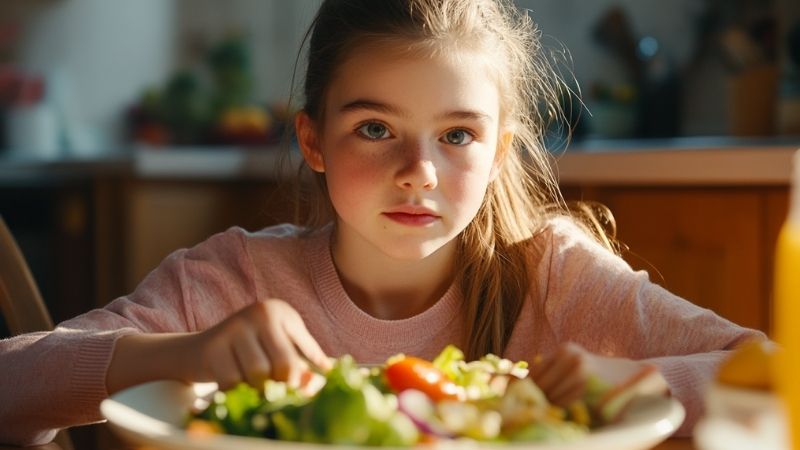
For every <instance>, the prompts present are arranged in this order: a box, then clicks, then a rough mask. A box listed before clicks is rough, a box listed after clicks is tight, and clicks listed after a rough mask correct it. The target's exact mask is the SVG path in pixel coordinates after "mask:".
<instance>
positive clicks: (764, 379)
mask: <svg viewBox="0 0 800 450" xmlns="http://www.w3.org/2000/svg"><path fill="white" fill-rule="evenodd" d="M776 350H777V349H776V347H775V345H774V344H773V343H772V342H770V341H765V340H751V341H747V342H744V343H743V344H741V345H739V346H738V347H737V348H736V349H735V350H734V351H733V353H732V354H731V355H730V356H729V357H728V358H727V359H726V360H725V361H723V363H722V365H720V368H719V372H718V373H717V381H719V382H720V383H722V384H726V385H730V386H735V387H743V388H749V389H771V388H772V373H771V367H772V364H773V361H772V359H773V357H774V355H775V353H776Z"/></svg>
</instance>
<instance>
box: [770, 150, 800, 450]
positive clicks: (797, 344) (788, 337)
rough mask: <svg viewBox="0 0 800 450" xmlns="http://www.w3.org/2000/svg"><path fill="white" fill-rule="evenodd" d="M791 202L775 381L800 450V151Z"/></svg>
mask: <svg viewBox="0 0 800 450" xmlns="http://www.w3.org/2000/svg"><path fill="white" fill-rule="evenodd" d="M790 201H791V204H790V206H789V217H788V218H787V220H786V223H785V224H784V225H783V228H782V230H781V233H780V235H779V237H778V245H777V248H776V260H775V308H774V313H775V315H774V324H775V339H776V340H777V342H778V344H779V345H780V347H781V350H780V352H779V354H778V355H777V357H776V358H775V381H776V383H777V388H778V393H779V394H780V396H781V398H782V399H783V400H784V404H785V405H786V410H787V412H788V414H789V418H788V419H789V420H788V425H789V431H790V433H791V442H792V445H791V448H792V449H793V450H800V151H798V152H797V153H796V154H795V157H794V177H793V183H792V194H791V200H790Z"/></svg>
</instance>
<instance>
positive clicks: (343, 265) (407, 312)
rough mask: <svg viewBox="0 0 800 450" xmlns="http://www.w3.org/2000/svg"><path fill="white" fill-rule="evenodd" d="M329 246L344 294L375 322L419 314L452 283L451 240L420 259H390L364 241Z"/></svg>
mask: <svg viewBox="0 0 800 450" xmlns="http://www.w3.org/2000/svg"><path fill="white" fill-rule="evenodd" d="M351 244H353V245H351ZM331 245H332V251H331V253H332V255H333V262H334V265H335V266H336V270H337V272H338V274H339V278H340V279H341V282H342V286H343V287H344V290H345V292H347V295H348V296H349V297H350V299H351V300H352V301H353V303H355V304H356V305H357V306H358V307H359V308H360V309H361V310H362V311H364V312H366V313H367V314H369V315H371V316H373V317H375V318H378V319H383V320H400V319H406V318H409V317H412V316H415V315H417V314H420V313H422V312H424V311H425V310H427V309H428V308H430V307H431V306H433V305H434V304H435V303H436V302H437V301H438V300H439V299H440V298H442V296H443V295H444V294H445V293H446V292H447V290H448V289H449V288H450V285H451V284H452V283H453V279H454V271H453V265H454V261H455V253H456V250H455V249H456V245H455V241H452V242H449V243H448V244H446V245H445V246H443V247H442V248H440V249H439V250H437V251H436V252H434V253H433V254H431V255H429V256H427V257H425V258H423V259H420V260H399V259H395V258H391V257H389V256H387V255H386V254H384V253H382V252H381V251H380V250H378V249H377V248H375V247H373V246H372V245H371V244H369V243H367V242H361V243H360V244H354V243H348V244H347V245H342V243H341V242H340V241H339V239H334V240H333V242H332V244H331Z"/></svg>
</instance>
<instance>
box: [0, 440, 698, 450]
mask: <svg viewBox="0 0 800 450" xmlns="http://www.w3.org/2000/svg"><path fill="white" fill-rule="evenodd" d="M25 448H26V450H62V448H61V447H59V446H58V445H57V444H55V443H50V444H47V445H41V446H38V447H25ZM18 449H19V447H4V446H0V450H18ZM696 449H697V447H695V446H694V444H693V443H692V440H691V439H684V438H672V439H668V440H667V441H666V442H664V443H662V444H660V445H657V446H656V447H654V448H653V450H696ZM120 450H122V449H120ZM131 450H136V449H131ZM140 450H141V449H140Z"/></svg>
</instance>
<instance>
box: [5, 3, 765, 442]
mask: <svg viewBox="0 0 800 450" xmlns="http://www.w3.org/2000/svg"><path fill="white" fill-rule="evenodd" d="M308 52H309V54H308V66H307V74H306V79H305V85H304V94H305V105H304V107H303V109H302V111H301V112H300V113H299V114H298V115H297V117H296V121H295V127H296V133H297V137H298V142H299V144H300V149H301V150H302V154H303V156H304V159H305V166H306V168H307V169H310V170H311V171H313V173H314V176H315V178H316V182H317V183H316V184H315V187H316V188H318V191H315V192H313V193H312V194H314V195H312V196H311V202H310V204H309V205H306V206H304V210H305V211H309V215H308V216H309V217H308V221H307V224H306V226H305V227H297V226H292V225H282V226H277V227H271V228H267V229H265V230H262V231H259V232H255V233H250V232H246V231H244V230H242V229H240V228H232V229H230V230H228V231H226V232H224V233H221V234H218V235H216V236H213V237H212V238H210V239H209V240H207V241H206V242H204V243H202V244H200V245H198V246H196V247H194V248H192V249H189V250H179V251H177V252H175V253H173V254H172V255H171V256H169V257H168V258H167V259H166V260H165V261H164V262H163V263H162V264H161V265H160V266H159V267H158V268H157V269H156V270H154V271H153V272H152V273H151V274H150V275H148V276H147V278H146V279H145V280H144V281H143V282H142V283H141V285H140V286H139V287H138V288H137V289H136V290H135V291H134V292H133V293H132V294H130V295H128V296H125V297H122V298H119V299H117V300H115V301H114V302H112V303H111V304H109V305H108V306H107V307H105V308H103V309H100V310H95V311H91V312H89V313H87V314H85V315H82V316H80V317H77V318H75V319H72V320H69V321H66V322H64V323H62V324H61V325H60V326H59V327H58V328H57V329H56V330H55V331H53V332H50V333H35V334H29V335H23V336H18V337H15V338H12V339H9V340H6V341H3V342H2V343H0V367H3V369H4V370H3V378H2V380H3V381H2V384H0V424H2V426H0V428H1V429H2V430H1V431H0V441H2V442H7V443H14V444H23V445H30V444H36V443H42V442H45V441H48V440H49V439H51V438H52V436H53V434H54V432H55V431H54V430H55V429H58V428H63V427H69V426H73V425H77V424H82V423H87V422H92V421H97V420H99V419H100V416H99V412H98V404H99V403H100V401H101V400H103V399H104V398H106V397H108V395H109V394H112V393H114V392H117V391H119V390H120V389H123V388H126V387H128V386H132V385H135V384H138V383H142V382H146V381H150V380H155V379H163V378H172V379H178V380H184V381H187V382H191V381H210V380H213V381H217V382H219V383H220V385H221V386H222V387H223V388H225V387H230V386H232V385H234V384H235V383H237V382H239V381H247V382H249V383H252V384H257V383H259V382H261V381H263V380H264V379H265V378H268V377H272V378H275V379H279V380H289V381H290V382H293V383H300V382H301V380H302V378H303V377H304V374H306V373H308V370H309V368H308V367H309V364H311V365H313V366H318V367H320V368H322V369H325V368H327V367H328V366H329V365H330V362H329V360H328V358H327V357H328V355H330V356H339V355H342V354H345V353H349V354H352V355H353V356H354V357H355V359H356V360H357V361H359V362H363V363H380V362H383V361H384V360H385V358H386V357H387V356H389V355H392V354H395V353H400V352H403V353H407V354H414V355H418V356H421V357H427V358H431V357H433V356H434V355H436V354H437V353H438V352H439V351H440V350H441V349H442V348H444V346H445V345H447V344H455V345H458V346H460V347H461V348H464V349H466V350H467V353H468V355H469V356H471V357H477V356H479V355H482V354H485V353H488V352H493V353H496V354H500V355H503V356H505V357H508V358H510V359H514V360H528V361H533V360H534V359H535V358H536V357H537V355H546V357H545V358H544V360H543V362H541V363H540V364H537V366H536V369H535V370H534V373H533V375H534V378H535V379H536V380H537V381H538V382H539V384H540V385H541V386H542V388H543V389H544V390H545V392H547V394H548V395H549V396H550V398H551V399H553V400H554V401H555V402H557V403H562V404H567V403H569V402H570V401H572V400H573V399H574V398H576V396H578V395H580V392H581V389H582V387H583V384H584V381H585V373H586V371H587V370H592V369H591V367H592V364H595V363H598V361H603V362H605V363H608V364H613V365H615V366H616V367H618V368H621V369H622V370H623V371H635V370H638V369H639V368H641V367H643V366H645V365H656V366H657V367H658V368H659V369H660V372H661V374H662V375H663V377H664V378H665V379H666V381H667V382H668V385H669V388H670V391H671V394H672V395H673V396H675V397H677V398H678V399H679V400H680V401H682V402H683V403H684V405H685V406H686V408H687V410H688V418H687V421H686V425H685V426H684V428H683V430H682V431H683V432H688V431H689V430H691V427H692V425H693V423H694V421H695V420H696V419H697V417H698V415H699V413H700V411H701V397H702V396H701V388H702V386H703V383H704V382H706V381H708V380H709V378H710V377H711V376H712V374H713V372H714V370H715V368H716V366H717V364H718V362H719V361H720V360H721V359H722V358H724V357H725V355H726V353H725V352H723V351H721V350H725V349H730V348H732V347H733V346H735V345H736V344H737V343H738V342H741V341H742V340H743V339H746V338H750V337H754V336H761V335H760V333H758V332H756V331H752V330H746V329H743V328H740V327H738V326H736V325H734V324H732V323H730V322H728V321H726V320H724V319H722V318H720V317H718V316H716V315H715V314H713V313H712V312H710V311H707V310H703V309H700V308H698V307H695V306H693V305H692V304H690V303H688V302H686V301H684V300H681V299H679V298H677V297H675V296H674V295H671V294H670V293H668V292H667V291H665V290H664V289H662V288H660V287H659V286H657V285H655V284H653V283H651V282H650V281H648V279H647V275H646V274H644V273H641V272H634V271H632V270H631V268H630V267H629V266H628V265H627V264H626V263H625V262H623V260H622V259H620V258H619V257H618V256H616V255H615V254H613V253H612V252H611V251H609V250H608V249H607V248H606V247H604V246H603V245H601V243H600V242H601V241H600V240H598V239H596V238H594V237H592V234H589V233H587V232H585V231H584V227H582V226H580V225H579V223H580V221H578V220H574V219H570V218H569V217H570V216H569V214H568V213H567V212H566V209H565V208H564V207H563V206H561V205H562V204H563V202H562V200H561V198H560V196H559V193H558V190H557V188H556V184H555V181H554V177H553V174H552V173H551V171H550V166H549V162H548V160H547V156H546V155H547V153H546V151H545V150H544V149H543V148H542V146H541V145H540V141H541V138H542V132H543V126H544V117H543V116H544V115H545V114H539V113H537V111H541V110H542V109H541V105H545V104H549V105H556V104H557V98H556V97H557V96H556V91H555V90H554V89H552V88H551V87H550V86H551V84H548V81H547V80H548V79H549V78H548V75H547V74H548V71H547V69H546V66H545V65H544V64H542V63H534V62H533V61H532V60H531V56H532V55H534V56H536V57H537V58H538V57H539V56H538V55H540V54H541V49H540V48H539V47H538V41H537V39H536V34H535V30H534V29H533V26H532V24H531V22H530V20H529V19H528V18H527V16H525V15H521V14H519V13H518V12H517V11H516V10H515V9H514V8H513V7H512V6H510V5H509V4H506V3H505V2H504V1H501V0H383V1H381V2H374V1H373V0H326V1H325V2H323V4H322V5H321V7H320V9H319V12H318V15H317V17H316V19H315V20H314V23H313V25H312V30H311V32H310V46H309V50H308ZM551 110H552V108H551ZM567 343H570V344H567Z"/></svg>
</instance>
